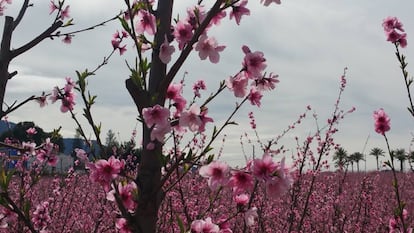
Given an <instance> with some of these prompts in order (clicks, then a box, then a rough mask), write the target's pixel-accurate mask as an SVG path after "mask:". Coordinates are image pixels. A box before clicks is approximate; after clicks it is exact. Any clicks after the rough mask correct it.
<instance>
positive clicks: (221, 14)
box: [209, 11, 227, 26]
mask: <svg viewBox="0 0 414 233" xmlns="http://www.w3.org/2000/svg"><path fill="white" fill-rule="evenodd" d="M226 15H227V13H226V12H225V11H220V12H219V13H217V14H216V15H215V16H214V17H213V18H212V19H211V21H210V25H209V26H211V25H212V24H214V25H220V22H221V20H222V19H223V18H224V17H226Z"/></svg>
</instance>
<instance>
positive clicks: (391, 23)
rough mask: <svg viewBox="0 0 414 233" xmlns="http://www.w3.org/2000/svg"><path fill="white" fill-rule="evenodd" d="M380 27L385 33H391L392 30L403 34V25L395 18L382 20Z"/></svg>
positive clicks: (389, 17)
mask: <svg viewBox="0 0 414 233" xmlns="http://www.w3.org/2000/svg"><path fill="white" fill-rule="evenodd" d="M382 27H383V28H384V31H386V32H389V31H392V30H394V29H397V30H399V31H402V32H404V29H403V24H402V23H401V22H400V21H399V20H398V18H397V17H391V16H388V17H387V18H385V19H384V20H383V22H382Z"/></svg>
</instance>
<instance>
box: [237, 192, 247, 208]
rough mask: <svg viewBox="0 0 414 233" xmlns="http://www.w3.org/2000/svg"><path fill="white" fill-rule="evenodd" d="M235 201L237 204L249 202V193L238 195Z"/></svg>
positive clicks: (242, 204)
mask: <svg viewBox="0 0 414 233" xmlns="http://www.w3.org/2000/svg"><path fill="white" fill-rule="evenodd" d="M234 201H235V202H236V204H237V205H240V206H244V205H247V203H249V195H247V194H245V193H243V194H240V195H236V196H235V197H234Z"/></svg>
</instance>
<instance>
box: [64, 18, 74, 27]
mask: <svg viewBox="0 0 414 233" xmlns="http://www.w3.org/2000/svg"><path fill="white" fill-rule="evenodd" d="M72 22H73V19H69V20H68V22H66V23H65V24H64V25H63V26H62V27H68V26H72V25H73V23H72Z"/></svg>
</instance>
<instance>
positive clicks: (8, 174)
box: [6, 171, 15, 189]
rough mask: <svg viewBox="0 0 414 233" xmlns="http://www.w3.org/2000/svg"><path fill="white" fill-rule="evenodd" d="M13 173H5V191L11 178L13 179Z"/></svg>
mask: <svg viewBox="0 0 414 233" xmlns="http://www.w3.org/2000/svg"><path fill="white" fill-rule="evenodd" d="M14 173H15V171H10V172H8V173H7V177H6V189H7V188H8V187H9V184H10V181H11V178H12V177H13V175H14Z"/></svg>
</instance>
